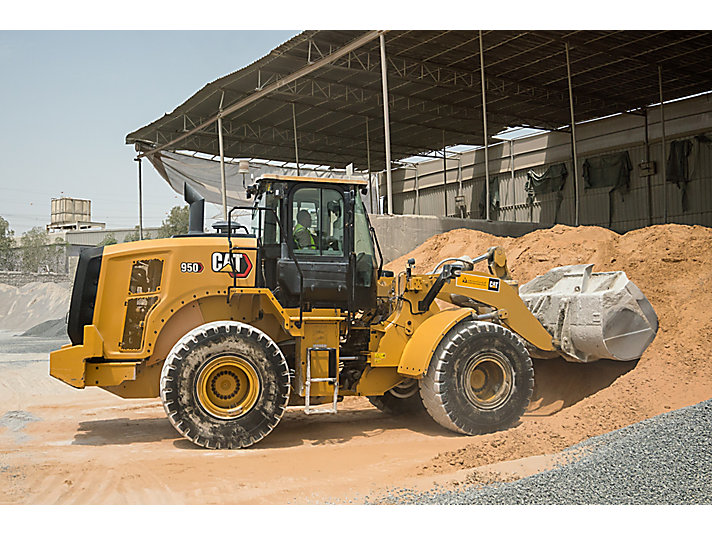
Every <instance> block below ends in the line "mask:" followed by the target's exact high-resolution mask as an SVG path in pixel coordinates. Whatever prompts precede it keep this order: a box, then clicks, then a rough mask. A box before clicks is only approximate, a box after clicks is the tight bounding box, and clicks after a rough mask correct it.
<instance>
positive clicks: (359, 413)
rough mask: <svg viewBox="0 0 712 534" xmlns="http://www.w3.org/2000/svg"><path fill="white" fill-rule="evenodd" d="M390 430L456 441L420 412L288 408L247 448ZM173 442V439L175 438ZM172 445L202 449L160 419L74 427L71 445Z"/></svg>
mask: <svg viewBox="0 0 712 534" xmlns="http://www.w3.org/2000/svg"><path fill="white" fill-rule="evenodd" d="M391 430H409V431H411V432H415V433H419V434H425V435H429V436H443V437H447V436H453V437H455V436H457V434H455V433H454V432H450V431H448V430H446V429H444V428H442V427H441V426H440V425H438V424H437V423H435V422H434V421H433V420H432V419H430V417H429V416H428V415H427V414H425V413H423V414H420V415H410V416H398V417H396V416H389V415H385V414H383V413H381V412H379V411H377V410H376V409H375V408H374V409H358V410H353V409H349V410H344V411H343V412H340V413H338V414H336V415H330V414H328V415H306V414H304V413H303V412H302V411H299V409H298V408H295V409H290V410H288V411H287V412H286V413H285V414H284V417H283V418H282V420H281V421H280V423H279V425H278V426H277V428H275V429H274V431H272V433H271V434H270V435H269V436H267V437H266V438H265V439H264V440H262V441H260V442H259V443H257V444H256V445H254V446H253V447H251V448H250V449H252V450H268V449H280V448H289V447H298V446H301V445H305V444H309V445H332V444H340V443H346V442H348V441H350V440H352V439H354V438H357V437H368V436H375V435H378V434H381V433H383V432H386V431H391ZM176 438H177V439H176ZM170 439H172V440H175V441H174V442H173V444H174V446H175V447H176V448H179V449H194V450H204V449H203V448H202V447H198V446H197V445H194V444H193V443H192V442H191V441H189V440H188V439H185V438H182V437H180V435H179V434H178V432H177V431H176V430H175V429H174V428H173V426H172V425H171V423H170V422H169V421H168V419H167V418H165V417H153V418H143V419H129V418H125V417H122V418H119V419H103V420H97V421H83V422H81V423H79V428H78V432H77V434H76V435H75V436H74V441H73V442H72V444H73V445H89V446H102V445H125V444H131V443H154V442H160V441H165V440H170Z"/></svg>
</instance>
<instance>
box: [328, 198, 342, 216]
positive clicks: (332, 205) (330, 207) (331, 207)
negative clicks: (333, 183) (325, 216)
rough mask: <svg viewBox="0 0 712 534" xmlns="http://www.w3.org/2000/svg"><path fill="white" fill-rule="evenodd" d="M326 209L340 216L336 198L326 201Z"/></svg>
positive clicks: (339, 206)
mask: <svg viewBox="0 0 712 534" xmlns="http://www.w3.org/2000/svg"><path fill="white" fill-rule="evenodd" d="M326 209H327V210H329V213H333V214H334V215H336V216H337V217H341V204H340V203H339V201H338V200H330V201H329V202H327V203H326Z"/></svg>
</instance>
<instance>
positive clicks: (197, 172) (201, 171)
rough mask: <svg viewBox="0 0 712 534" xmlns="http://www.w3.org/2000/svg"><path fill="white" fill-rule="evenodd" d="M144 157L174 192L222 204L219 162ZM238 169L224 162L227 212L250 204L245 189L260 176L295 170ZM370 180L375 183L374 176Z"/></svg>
mask: <svg viewBox="0 0 712 534" xmlns="http://www.w3.org/2000/svg"><path fill="white" fill-rule="evenodd" d="M146 157H147V158H148V160H149V161H150V162H151V164H152V165H153V167H154V168H155V169H156V171H157V172H158V174H160V175H161V176H162V177H163V179H164V180H165V181H166V182H168V184H169V185H170V186H171V188H172V189H173V190H174V191H176V192H177V193H179V194H181V195H182V194H183V184H184V183H186V182H187V183H188V184H190V185H191V186H193V187H194V188H195V189H196V190H197V191H198V193H200V194H201V195H202V196H203V198H204V199H205V201H206V202H210V203H212V204H217V205H220V206H221V205H222V193H221V178H220V160H219V159H207V158H205V157H200V156H192V155H188V154H180V153H176V152H169V151H159V152H154V153H153V154H150V155H148V156H146ZM239 169H240V165H239V162H238V161H236V160H231V161H226V162H225V183H226V186H227V205H228V210H229V209H230V208H231V207H233V206H245V205H251V201H250V200H248V199H247V196H246V193H245V188H246V187H247V186H249V185H252V184H254V183H255V181H256V180H257V179H258V178H259V177H260V176H262V175H263V174H279V175H285V176H295V175H297V169H296V168H295V167H281V166H275V165H269V164H265V163H259V162H255V161H250V162H249V172H246V173H241V172H240V170H239ZM300 174H301V175H302V176H314V177H317V178H346V177H348V175H347V173H346V171H339V170H334V169H327V170H324V169H319V168H316V169H314V168H310V167H309V166H303V167H302V168H301V169H300ZM353 176H354V178H355V177H359V178H360V177H362V176H363V175H361V174H354V175H353ZM363 177H365V176H363ZM373 181H375V176H374V180H373ZM373 181H372V183H373ZM369 189H370V188H369ZM363 201H364V204H366V206H367V208H370V206H371V202H370V190H369V194H368V195H366V196H365V197H364V198H363Z"/></svg>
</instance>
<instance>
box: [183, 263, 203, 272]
mask: <svg viewBox="0 0 712 534" xmlns="http://www.w3.org/2000/svg"><path fill="white" fill-rule="evenodd" d="M180 272H182V273H202V272H203V264H202V263H200V262H199V261H184V262H182V263H181V264H180Z"/></svg>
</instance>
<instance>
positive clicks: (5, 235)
mask: <svg viewBox="0 0 712 534" xmlns="http://www.w3.org/2000/svg"><path fill="white" fill-rule="evenodd" d="M14 235H15V232H14V231H13V230H11V229H10V223H9V222H7V221H6V220H5V219H4V218H3V217H0V269H10V268H11V265H12V259H11V258H12V256H11V252H10V249H12V247H13V246H14V244H15V240H14V239H13V236H14Z"/></svg>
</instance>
